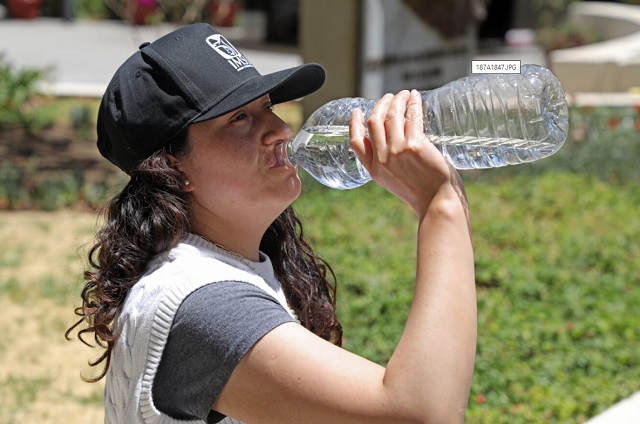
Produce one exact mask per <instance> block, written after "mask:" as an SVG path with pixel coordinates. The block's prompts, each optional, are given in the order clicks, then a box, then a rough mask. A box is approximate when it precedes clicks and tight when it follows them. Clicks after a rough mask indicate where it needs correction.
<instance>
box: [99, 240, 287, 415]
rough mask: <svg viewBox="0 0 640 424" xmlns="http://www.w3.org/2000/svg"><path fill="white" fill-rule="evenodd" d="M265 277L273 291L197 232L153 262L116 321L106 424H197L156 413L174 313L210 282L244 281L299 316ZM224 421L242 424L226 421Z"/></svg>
mask: <svg viewBox="0 0 640 424" xmlns="http://www.w3.org/2000/svg"><path fill="white" fill-rule="evenodd" d="M267 260H268V259H267ZM241 268H242V269H241ZM243 269H246V271H245V270H243ZM266 278H269V279H271V278H273V280H272V281H271V284H272V285H273V287H272V286H270V285H269V284H268V283H267V282H266V281H265V279H264V278H262V277H261V276H259V275H257V274H255V273H254V272H253V271H252V270H251V269H249V267H247V266H246V265H245V264H243V263H242V262H240V261H236V260H234V259H232V258H231V257H229V255H226V254H224V253H223V252H222V251H221V250H219V249H217V248H215V247H214V246H213V245H212V244H210V243H209V242H207V241H205V240H203V239H201V238H200V237H198V236H195V235H193V234H189V235H187V236H186V237H185V238H184V240H183V242H182V243H180V244H178V246H176V247H175V248H174V249H172V250H171V251H169V252H168V253H167V254H164V255H162V256H160V257H159V258H158V259H156V260H154V261H153V262H152V263H151V264H150V266H149V269H148V271H147V272H146V273H145V275H144V276H143V277H142V278H141V279H140V281H138V283H136V284H135V285H134V286H133V287H132V288H131V290H130V291H129V293H128V294H127V298H126V300H125V302H124V304H123V306H122V308H121V310H120V312H119V314H118V317H117V321H116V328H117V330H118V331H120V334H119V338H118V341H117V342H116V344H115V345H114V348H113V350H112V352H111V364H110V366H109V371H108V373H107V381H106V387H105V394H104V405H105V423H107V424H115V423H121V424H143V423H144V424H151V423H158V424H178V423H185V422H188V423H191V424H193V423H194V421H182V420H176V419H173V418H171V417H169V416H167V415H165V414H163V413H162V412H160V411H158V409H157V408H156V407H155V405H154V402H153V397H152V388H153V380H154V378H155V375H156V372H157V370H158V365H159V364H160V359H161V357H162V352H163V350H164V347H165V344H166V342H167V338H168V336H169V330H170V329H171V325H172V323H173V318H174V316H175V314H176V311H177V310H178V307H179V306H180V304H181V303H182V302H183V300H184V299H185V298H186V297H187V296H188V295H189V294H190V293H192V292H193V291H194V290H196V289H198V288H200V287H202V286H204V285H206V284H210V283H216V282H219V281H243V282H247V283H251V284H253V285H255V286H257V287H259V288H261V289H262V290H264V291H265V292H267V293H269V294H270V295H271V296H273V297H274V298H275V299H276V300H278V302H279V303H280V304H281V305H282V306H283V307H284V308H285V309H286V310H287V311H288V312H289V314H291V316H292V317H294V318H296V316H295V314H294V313H293V311H291V309H290V308H289V306H288V305H287V301H286V299H285V297H284V294H283V292H282V290H281V289H280V285H279V284H278V283H277V282H276V281H275V277H272V276H267V277H266ZM274 287H275V289H274ZM222 423H224V424H232V423H233V424H238V423H240V421H237V420H234V419H232V418H230V417H228V418H226V419H225V420H223V421H222Z"/></svg>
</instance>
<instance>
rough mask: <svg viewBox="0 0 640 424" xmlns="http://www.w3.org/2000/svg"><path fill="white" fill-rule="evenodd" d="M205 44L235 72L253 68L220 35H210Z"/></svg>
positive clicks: (247, 60)
mask: <svg viewBox="0 0 640 424" xmlns="http://www.w3.org/2000/svg"><path fill="white" fill-rule="evenodd" d="M207 43H208V44H209V45H210V46H211V48H212V49H213V50H215V51H216V52H217V53H218V54H219V55H220V56H222V57H224V58H225V59H226V60H227V62H229V64H230V65H231V66H233V68H234V69H235V70H236V71H241V70H243V69H245V68H253V64H251V62H249V59H247V58H246V57H245V56H244V55H243V54H242V53H240V52H239V51H238V50H237V49H236V48H235V47H233V45H232V44H231V43H230V42H229V41H228V40H227V39H226V38H224V36H222V35H220V34H214V35H211V36H209V37H207Z"/></svg>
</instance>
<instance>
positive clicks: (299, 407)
mask: <svg viewBox="0 0 640 424" xmlns="http://www.w3.org/2000/svg"><path fill="white" fill-rule="evenodd" d="M367 128H368V131H369V135H368V136H365V128H364V126H363V124H362V114H361V112H356V113H354V115H353V117H352V122H351V143H352V147H353V149H354V151H355V152H356V154H357V155H358V157H359V159H360V160H361V162H362V163H363V164H364V165H365V167H367V169H368V170H369V172H370V173H371V175H372V177H373V179H374V180H375V181H376V182H377V183H378V184H380V185H382V186H383V187H385V188H386V189H387V190H389V191H390V192H392V193H393V194H395V195H396V196H398V197H399V198H400V199H402V200H404V201H405V202H406V203H408V204H409V205H410V206H411V207H412V208H413V209H414V211H415V212H416V215H417V217H418V231H417V264H416V284H415V291H414V299H413V302H412V306H411V310H410V313H409V317H408V320H407V323H406V326H405V329H404V331H403V334H402V337H401V339H400V341H399V343H398V346H397V347H396V349H395V351H394V353H393V355H392V357H391V359H390V360H389V363H388V364H387V367H386V368H383V367H381V366H379V365H377V364H374V363H372V362H370V361H368V360H366V359H364V358H361V357H359V356H356V355H354V354H352V353H350V352H347V351H346V350H344V349H341V348H338V347H336V346H334V345H332V344H330V343H328V342H326V341H324V340H322V339H320V338H319V337H317V336H315V335H313V334H312V333H310V332H308V331H307V330H305V329H304V328H303V327H301V326H299V325H296V324H292V323H287V324H283V325H281V326H279V327H277V328H275V329H274V330H272V331H270V332H269V333H267V334H266V335H265V336H264V337H263V338H262V339H261V340H260V341H258V342H257V343H256V344H255V346H254V347H253V348H252V349H251V350H250V351H249V353H248V354H247V355H246V356H245V357H244V358H243V359H242V360H241V361H240V363H239V364H238V366H237V367H236V369H235V370H234V372H233V373H232V375H231V378H230V379H229V381H228V383H227V384H226V386H225V388H224V389H223V391H222V394H221V395H220V397H219V398H218V399H217V401H216V403H215V404H214V409H215V410H217V411H219V412H222V413H224V414H226V415H229V416H233V417H234V418H238V419H240V420H243V421H245V422H247V423H253V422H255V423H289V422H290V423H332V424H335V423H363V422H366V423H387V422H388V423H403V422H407V423H427V422H428V423H459V422H463V420H464V413H465V409H466V405H467V400H468V396H469V389H470V385H471V377H472V373H473V364H474V357H475V345H476V298H475V281H474V266H473V251H472V246H471V236H470V230H469V228H470V226H469V222H468V211H467V206H466V200H465V197H464V191H463V187H462V183H461V181H460V179H459V177H458V175H457V173H456V172H455V170H453V169H452V168H451V167H450V166H449V165H448V163H447V162H446V161H445V159H444V158H443V157H442V155H441V154H440V153H439V152H438V151H437V149H436V148H435V147H434V146H433V145H432V144H431V143H428V141H427V140H426V137H425V136H424V134H423V130H422V109H421V100H420V96H419V94H418V93H417V92H412V93H411V94H409V92H406V91H405V92H401V93H399V94H398V95H396V96H391V95H387V96H385V97H383V98H382V99H381V100H380V101H379V102H378V104H377V105H376V107H375V108H374V110H373V112H372V114H371V117H370V118H369V120H368V122H367Z"/></svg>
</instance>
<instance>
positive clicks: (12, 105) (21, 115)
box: [0, 57, 43, 132]
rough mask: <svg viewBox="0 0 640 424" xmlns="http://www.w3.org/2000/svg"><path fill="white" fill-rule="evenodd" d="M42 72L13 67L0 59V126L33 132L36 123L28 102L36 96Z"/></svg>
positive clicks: (35, 116) (35, 117)
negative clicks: (17, 126)
mask: <svg viewBox="0 0 640 424" xmlns="http://www.w3.org/2000/svg"><path fill="white" fill-rule="evenodd" d="M42 76H43V72H42V71H40V70H37V69H31V68H24V69H14V67H13V66H12V65H11V64H9V63H8V62H6V61H5V60H4V59H3V58H2V57H0V125H3V124H4V125H7V124H9V125H20V126H21V127H22V128H24V129H25V130H26V131H27V132H33V131H34V127H35V126H36V124H37V123H38V120H37V115H36V114H34V112H33V110H32V108H31V107H30V104H29V102H30V101H31V100H32V99H33V97H34V96H35V94H36V89H37V85H38V82H39V81H40V79H41V78H42Z"/></svg>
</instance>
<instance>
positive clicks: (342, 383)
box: [67, 24, 476, 423]
mask: <svg viewBox="0 0 640 424" xmlns="http://www.w3.org/2000/svg"><path fill="white" fill-rule="evenodd" d="M323 82H324V70H323V69H322V68H321V67H320V66H318V65H315V64H309V65H303V66H300V67H297V68H293V69H289V70H285V71H280V72H277V73H274V74H270V75H265V76H262V75H260V74H259V73H258V72H257V71H256V70H255V69H254V68H253V66H252V65H251V63H250V62H249V61H248V60H247V59H246V58H245V57H244V56H243V55H242V54H241V53H240V52H238V51H237V50H236V49H235V48H234V47H233V46H232V45H231V44H230V43H229V42H228V41H227V40H226V39H224V37H222V36H221V35H220V34H218V33H217V32H216V31H215V30H214V29H213V28H211V27H210V26H209V25H206V24H195V25H190V26H187V27H184V28H180V29H178V30H176V31H174V32H173V33H171V34H169V35H167V36H165V37H162V38H161V39H159V40H157V41H155V42H154V43H151V44H145V45H143V46H141V49H140V51H138V52H136V53H135V54H134V55H133V56H132V57H131V58H129V59H128V60H127V61H126V62H125V63H124V64H123V65H122V67H121V68H120V69H119V70H118V71H117V72H116V74H115V76H114V78H113V80H112V81H111V83H110V84H109V87H108V88H107V91H106V93H105V96H104V98H103V101H102V104H101V108H100V112H99V117H98V147H99V149H100V151H101V153H102V154H103V155H104V156H105V157H106V158H107V159H109V160H110V161H111V162H113V163H114V164H115V165H117V166H118V167H120V168H121V169H122V170H124V171H125V172H127V173H128V174H129V175H130V177H131V179H130V182H129V183H128V184H127V186H126V187H125V188H124V189H123V191H122V192H121V193H120V194H119V195H118V196H116V197H115V198H114V199H113V200H112V201H111V203H110V204H109V206H108V208H107V210H106V216H105V224H104V227H103V228H102V229H101V230H100V231H99V233H98V238H97V243H96V245H95V246H94V248H93V250H92V252H91V254H90V259H91V265H92V269H91V270H89V271H87V273H86V277H87V279H88V282H87V284H86V286H85V288H84V290H83V293H82V299H83V306H82V307H81V308H78V309H77V311H76V313H78V314H79V315H80V317H81V318H80V320H79V321H78V323H76V325H74V326H73V327H72V328H70V329H69V330H68V332H67V335H68V334H69V333H70V332H71V331H72V330H73V329H74V328H75V327H77V326H78V325H80V324H81V323H87V325H88V326H87V328H85V329H82V330H80V331H79V336H80V337H82V336H83V335H86V334H87V333H94V334H93V336H94V338H95V341H96V342H97V343H98V344H100V345H106V347H107V349H106V352H105V353H104V355H103V356H102V357H100V358H99V359H98V360H97V361H95V362H94V363H93V365H98V364H103V365H104V372H103V373H102V374H100V375H99V376H98V377H97V378H96V379H94V380H99V379H100V378H102V377H103V376H105V375H106V378H107V380H106V389H105V415H106V421H107V422H110V423H111V422H114V423H115V422H122V423H142V422H162V423H177V422H184V421H181V420H189V421H193V420H195V421H198V422H201V421H204V422H210V423H211V422H219V421H220V420H224V421H222V422H225V423H231V422H238V421H240V422H247V423H287V422H291V423H316V422H317V423H362V422H367V423H369V422H372V423H385V422H389V423H404V422H462V421H463V420H464V412H465V409H466V403H467V399H468V395H469V389H470V384H471V376H472V372H473V362H474V355H475V340H476V302H475V288H474V270H473V252H472V246H471V237H470V229H469V224H468V219H467V206H466V201H465V197H464V193H463V187H462V183H461V181H460V179H459V177H458V175H457V173H456V172H455V171H454V170H453V169H452V168H451V167H450V166H449V165H448V164H447V162H446V161H445V160H444V158H443V157H442V155H441V154H440V153H439V152H438V151H437V150H436V149H435V147H434V146H433V145H431V144H430V143H428V142H426V140H425V136H424V134H423V132H422V126H423V122H422V110H421V100H420V96H419V94H418V93H417V92H416V91H415V90H414V91H412V92H408V91H403V92H401V93H398V94H397V95H395V96H393V95H390V94H389V95H386V96H384V97H383V98H382V99H381V100H380V101H379V102H378V103H377V105H376V107H375V108H374V110H373V112H372V113H371V115H370V117H369V118H368V119H367V121H366V123H365V122H364V117H363V116H362V112H360V111H354V113H353V116H352V119H351V123H350V134H351V140H350V141H351V146H352V148H353V150H354V151H355V152H356V154H357V156H358V158H359V159H360V161H361V162H362V163H363V164H364V166H365V167H366V168H367V169H368V170H369V172H370V173H371V175H372V177H373V179H374V180H375V181H376V182H377V183H378V184H380V185H382V186H383V187H385V188H386V189H387V190H389V191H390V192H391V193H393V194H394V195H396V196H397V197H399V198H400V199H402V200H403V201H405V202H406V203H407V204H408V205H410V206H411V207H412V208H413V210H414V211H415V213H416V216H417V219H418V230H417V243H418V246H417V249H418V250H417V270H416V284H415V293H414V301H413V304H412V306H411V311H410V313H409V318H408V321H407V324H406V328H405V330H404V333H403V335H402V337H401V340H400V342H399V344H398V346H397V348H396V350H395V352H394V354H393V355H392V357H391V359H390V360H389V363H388V365H387V367H386V368H384V367H382V366H380V365H377V364H374V363H371V362H369V361H367V360H366V359H363V358H361V357H359V356H356V355H354V354H352V353H349V352H347V351H345V350H344V349H342V348H340V347H339V346H340V343H341V337H342V328H341V326H340V324H339V323H338V320H337V318H336V311H335V286H334V283H333V273H332V271H331V268H330V267H329V266H328V265H326V264H325V263H324V262H323V261H322V260H321V259H320V258H319V257H317V256H316V255H315V254H314V252H313V250H312V249H311V247H310V246H309V245H308V244H307V243H306V241H305V240H304V238H303V234H302V229H301V225H300V222H299V221H298V219H297V218H296V215H295V214H294V212H293V209H292V208H291V206H290V204H291V203H292V202H293V201H294V200H295V199H296V198H297V196H298V195H299V193H300V180H299V178H298V175H297V170H296V169H295V168H292V167H289V166H287V165H284V164H281V163H280V162H279V161H278V158H277V156H276V153H275V151H276V146H277V145H278V144H279V143H283V142H285V141H286V140H288V139H289V138H290V137H291V135H292V134H291V129H290V128H289V127H288V126H287V125H286V124H285V123H284V122H283V121H282V120H280V119H279V118H278V117H277V116H276V115H275V114H274V113H273V112H272V110H271V107H272V105H273V104H276V103H280V102H284V101H288V100H293V99H296V98H299V97H302V96H304V95H307V94H309V93H311V92H313V91H315V90H317V89H318V88H320V86H321V85H322V84H323ZM365 125H366V127H365ZM367 131H368V134H367ZM225 417H226V418H225ZM232 417H233V418H232Z"/></svg>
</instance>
